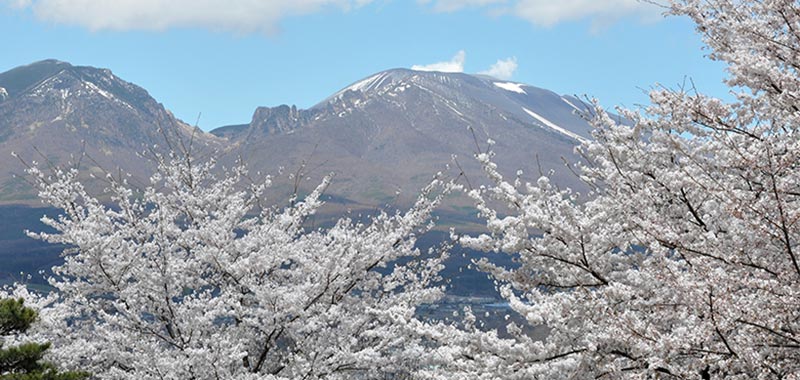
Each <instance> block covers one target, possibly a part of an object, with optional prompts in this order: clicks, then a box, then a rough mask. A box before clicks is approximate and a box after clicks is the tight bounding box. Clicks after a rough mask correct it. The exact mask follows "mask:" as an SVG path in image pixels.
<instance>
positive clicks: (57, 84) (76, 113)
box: [0, 60, 218, 203]
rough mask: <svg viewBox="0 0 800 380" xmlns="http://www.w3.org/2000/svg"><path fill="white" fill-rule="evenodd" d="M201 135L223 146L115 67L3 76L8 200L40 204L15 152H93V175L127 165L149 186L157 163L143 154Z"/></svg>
mask: <svg viewBox="0 0 800 380" xmlns="http://www.w3.org/2000/svg"><path fill="white" fill-rule="evenodd" d="M193 135H194V140H195V141H197V145H198V146H209V147H210V146H213V145H214V144H218V139H217V138H215V137H213V136H212V135H209V134H206V133H203V132H202V131H199V130H195V129H194V128H192V127H191V126H189V125H187V124H186V123H184V122H182V121H180V120H178V119H176V118H175V117H174V116H173V115H172V114H171V113H170V112H169V111H167V110H166V109H165V108H164V106H163V105H161V104H160V103H158V102H157V101H156V100H155V99H153V98H152V97H151V96H150V95H149V94H148V93H147V91H145V90H144V89H143V88H141V87H139V86H136V85H134V84H132V83H129V82H126V81H124V80H122V79H120V78H119V77H117V76H115V75H114V74H113V73H112V72H111V71H110V70H107V69H97V68H94V67H86V66H73V65H71V64H69V63H66V62H60V61H56V60H46V61H40V62H36V63H33V64H30V65H26V66H21V67H17V68H15V69H12V70H9V71H7V72H4V73H2V74H0V157H4V160H5V161H6V162H10V164H8V165H3V166H2V167H0V202H3V203H26V202H32V201H33V202H35V194H34V193H33V191H32V189H30V188H29V187H28V186H27V184H26V183H25V182H24V181H23V180H22V179H21V178H20V177H19V175H20V174H22V170H23V168H24V165H22V164H21V163H19V162H15V161H13V160H14V159H13V158H12V152H15V153H17V154H18V155H19V156H20V158H21V159H22V160H24V161H26V162H31V161H34V160H35V161H39V162H42V161H44V160H47V161H51V162H54V163H58V164H65V163H67V162H68V161H70V160H74V161H77V160H78V158H79V157H80V156H81V154H82V153H85V154H86V156H87V157H85V158H84V159H81V163H82V169H83V170H84V171H85V172H87V173H95V174H102V171H103V170H107V171H111V172H114V171H116V169H117V168H120V169H122V170H123V171H127V172H129V173H131V174H132V175H133V177H134V178H135V179H136V180H139V181H144V180H145V179H146V178H147V176H148V172H149V171H150V169H151V168H152V166H151V165H148V164H147V163H143V161H144V160H141V159H140V158H138V155H139V154H140V153H141V152H143V151H144V150H146V149H150V148H152V147H153V146H156V145H157V146H161V147H165V146H166V145H167V144H168V143H167V141H168V140H169V141H171V143H173V144H177V143H178V142H179V141H181V140H183V141H188V140H189V139H191V138H192V137H193ZM15 175H17V176H15ZM101 177H102V175H101ZM99 186H100V185H99V184H98V185H97V186H96V187H99Z"/></svg>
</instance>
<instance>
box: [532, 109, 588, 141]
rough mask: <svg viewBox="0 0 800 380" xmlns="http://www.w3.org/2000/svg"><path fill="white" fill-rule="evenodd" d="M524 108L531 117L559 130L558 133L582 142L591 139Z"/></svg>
mask: <svg viewBox="0 0 800 380" xmlns="http://www.w3.org/2000/svg"><path fill="white" fill-rule="evenodd" d="M522 109H523V110H524V111H525V113H527V114H528V115H531V117H533V118H534V119H536V120H537V121H538V122H540V123H542V124H544V126H546V127H548V128H550V129H552V130H554V131H556V132H558V133H560V134H562V135H564V136H567V137H570V138H573V139H575V140H578V141H580V142H587V141H589V140H587V139H586V138H585V137H583V136H581V135H578V134H577V133H575V132H571V131H568V130H566V129H564V128H562V127H559V126H558V125H556V124H554V123H553V122H551V121H550V120H547V119H545V118H544V117H542V116H541V115H539V114H538V113H536V112H533V111H531V110H529V109H527V108H525V107H522Z"/></svg>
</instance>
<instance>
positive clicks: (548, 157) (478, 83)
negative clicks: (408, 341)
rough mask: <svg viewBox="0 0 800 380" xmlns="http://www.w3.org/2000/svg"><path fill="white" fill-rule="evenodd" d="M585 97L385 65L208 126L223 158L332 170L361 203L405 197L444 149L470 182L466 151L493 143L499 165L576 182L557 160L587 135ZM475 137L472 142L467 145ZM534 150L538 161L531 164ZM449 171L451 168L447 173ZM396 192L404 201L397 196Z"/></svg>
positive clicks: (353, 201)
mask: <svg viewBox="0 0 800 380" xmlns="http://www.w3.org/2000/svg"><path fill="white" fill-rule="evenodd" d="M586 107H587V106H586V104H585V103H583V102H581V101H580V100H578V99H576V98H575V97H571V96H561V95H558V94H556V93H553V92H551V91H548V90H544V89H540V88H537V87H533V86H529V85H525V84H521V83H515V82H508V81H501V80H498V79H495V78H491V77H487V76H475V75H469V74H462V73H440V72H420V71H412V70H406V69H394V70H388V71H384V72H380V73H377V74H375V75H371V76H369V77H367V78H365V79H362V80H360V81H357V82H355V83H353V84H352V85H350V86H348V87H346V88H344V89H342V90H341V91H338V92H336V93H335V94H333V95H331V96H330V97H328V98H327V99H325V100H323V101H322V102H320V103H319V104H317V105H315V106H313V107H311V108H310V109H306V110H304V109H298V108H297V107H295V106H288V105H281V106H278V107H272V108H268V107H260V108H258V109H256V111H255V113H254V114H253V117H252V120H251V122H250V124H248V125H235V126H227V127H223V128H219V129H216V130H213V131H212V132H211V133H212V134H214V135H216V136H218V137H220V138H224V139H226V140H227V141H228V142H229V144H231V148H230V151H231V153H230V154H231V155H233V156H236V157H243V158H244V159H245V161H246V162H247V163H248V164H249V165H251V166H253V167H256V168H258V169H259V170H275V169H277V168H278V167H284V168H286V169H287V170H295V169H297V168H299V167H300V165H301V163H303V162H305V163H306V166H305V168H306V171H305V172H304V174H305V175H306V176H307V177H308V176H310V177H312V178H318V177H319V176H321V175H324V174H327V173H328V172H335V173H336V178H335V180H334V182H333V184H332V185H331V188H330V189H329V193H331V194H333V195H335V196H337V197H338V198H339V199H343V202H344V203H348V204H350V205H351V206H352V205H362V206H365V207H376V206H382V205H384V204H386V203H392V204H397V203H396V202H398V199H397V193H398V191H399V192H400V194H401V196H400V198H401V201H400V203H401V204H406V203H408V201H410V199H411V197H413V196H414V195H415V194H416V193H417V191H418V190H419V188H421V187H422V186H424V185H425V184H426V183H427V182H428V181H429V180H430V179H431V177H432V176H433V175H434V174H435V173H437V172H439V171H441V170H443V169H444V168H445V167H446V166H447V165H448V164H450V166H451V167H453V166H456V165H455V163H454V162H453V161H452V156H453V155H456V156H457V160H458V161H457V162H458V164H457V165H459V166H461V167H462V168H463V169H464V171H465V172H466V173H467V180H469V181H470V182H476V183H477V182H480V181H481V180H482V178H483V175H482V173H481V171H480V168H479V166H478V164H477V162H476V160H475V159H474V158H473V156H474V154H475V153H476V152H477V151H479V150H480V151H485V150H486V149H487V144H486V141H487V140H488V139H492V140H494V141H495V142H496V145H495V146H494V147H493V150H494V151H495V152H496V153H497V162H498V163H499V164H500V165H501V167H502V168H505V169H507V170H510V171H511V172H510V174H513V173H514V172H515V171H516V170H517V169H522V170H524V172H525V173H527V178H529V179H535V178H536V177H538V175H539V170H540V168H541V170H544V171H548V170H550V169H553V170H556V172H557V173H556V178H557V182H559V183H560V184H562V185H571V186H579V184H578V180H577V178H575V177H574V175H572V174H571V173H570V172H569V171H568V170H566V169H565V168H564V165H563V161H562V157H566V158H569V159H576V157H575V156H574V153H573V150H574V147H575V146H576V145H578V144H579V143H580V141H581V140H584V139H588V138H590V129H591V128H590V126H589V125H588V123H587V122H586V121H585V120H584V119H583V118H581V116H580V115H579V113H580V112H584V111H586V110H587V108H586ZM476 143H477V144H476ZM537 157H538V161H537ZM451 173H452V170H451ZM404 197H405V198H404Z"/></svg>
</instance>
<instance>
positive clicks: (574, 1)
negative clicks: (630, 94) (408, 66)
mask: <svg viewBox="0 0 800 380" xmlns="http://www.w3.org/2000/svg"><path fill="white" fill-rule="evenodd" d="M419 3H421V4H430V6H431V7H432V9H433V10H434V11H437V12H455V11H458V10H461V9H464V8H486V9H487V10H490V11H491V13H492V14H510V15H513V16H516V17H519V18H521V19H524V20H526V21H528V22H530V23H532V24H534V25H536V26H541V27H550V26H553V25H556V24H559V23H563V22H568V21H576V20H584V19H589V20H591V21H592V23H593V25H595V26H598V25H607V24H609V23H612V22H615V21H617V20H619V19H620V18H623V17H637V18H639V19H643V20H653V19H656V18H658V17H659V16H660V14H661V12H662V11H663V9H662V8H660V7H658V6H656V5H653V4H651V3H649V2H647V1H642V0H557V1H556V0H420V1H419Z"/></svg>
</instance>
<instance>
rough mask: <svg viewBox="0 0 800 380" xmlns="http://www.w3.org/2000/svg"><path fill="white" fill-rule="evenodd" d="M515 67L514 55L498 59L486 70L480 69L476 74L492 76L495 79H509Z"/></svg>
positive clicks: (515, 69)
mask: <svg viewBox="0 0 800 380" xmlns="http://www.w3.org/2000/svg"><path fill="white" fill-rule="evenodd" d="M517 67H518V65H517V58H516V57H511V58H507V59H498V60H497V62H496V63H495V64H493V65H492V66H490V67H489V69H488V70H485V71H481V72H479V73H478V74H484V75H489V76H493V77H495V78H497V79H511V77H512V76H514V72H516V71H517Z"/></svg>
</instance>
